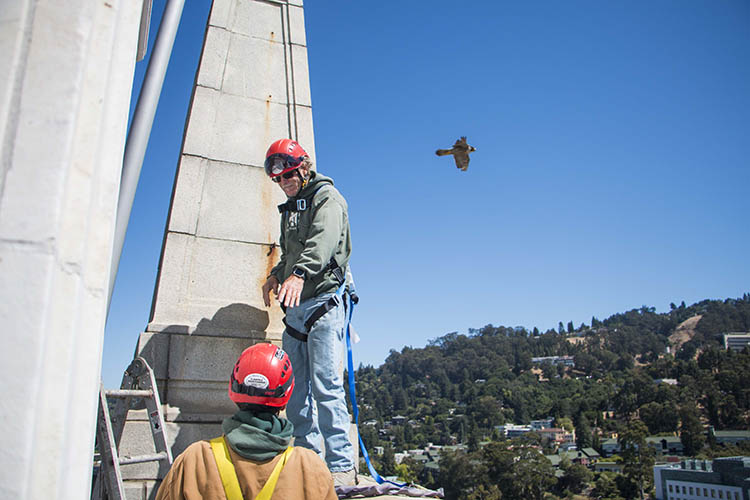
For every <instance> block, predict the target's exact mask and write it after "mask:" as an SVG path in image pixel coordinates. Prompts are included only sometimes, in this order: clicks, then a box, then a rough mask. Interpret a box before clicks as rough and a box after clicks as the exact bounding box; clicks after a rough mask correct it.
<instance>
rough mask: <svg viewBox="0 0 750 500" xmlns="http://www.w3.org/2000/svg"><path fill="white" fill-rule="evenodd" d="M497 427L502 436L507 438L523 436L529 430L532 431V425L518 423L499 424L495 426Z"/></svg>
mask: <svg viewBox="0 0 750 500" xmlns="http://www.w3.org/2000/svg"><path fill="white" fill-rule="evenodd" d="M495 429H497V432H498V433H500V435H501V436H505V437H507V438H514V437H518V436H523V435H524V434H526V433H527V432H531V430H532V429H531V426H530V425H516V424H505V425H498V426H495Z"/></svg>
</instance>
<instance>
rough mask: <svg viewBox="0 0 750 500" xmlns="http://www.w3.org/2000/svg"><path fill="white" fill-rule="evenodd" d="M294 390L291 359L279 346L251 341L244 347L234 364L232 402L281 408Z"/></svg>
mask: <svg viewBox="0 0 750 500" xmlns="http://www.w3.org/2000/svg"><path fill="white" fill-rule="evenodd" d="M292 390H294V373H292V362H291V361H290V360H289V356H288V355H287V353H286V352H284V350H283V349H282V348H281V347H277V346H275V345H273V344H265V343H264V344H255V345H254V346H251V347H248V348H247V349H245V350H244V351H243V352H242V354H241V355H240V358H239V359H238V360H237V363H235V364H234V369H233V370H232V376H231V378H230V380H229V398H230V399H231V400H232V401H234V402H235V403H251V404H256V405H264V406H273V407H278V408H281V407H283V406H285V405H286V403H287V402H288V401H289V397H290V396H291V395H292Z"/></svg>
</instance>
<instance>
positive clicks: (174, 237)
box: [148, 233, 282, 337]
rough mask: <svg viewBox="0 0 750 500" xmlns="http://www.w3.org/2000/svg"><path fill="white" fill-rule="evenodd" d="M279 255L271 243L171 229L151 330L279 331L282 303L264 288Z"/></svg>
mask: <svg viewBox="0 0 750 500" xmlns="http://www.w3.org/2000/svg"><path fill="white" fill-rule="evenodd" d="M277 261H278V248H274V249H271V247H270V246H269V245H259V244H253V243H245V242H239V241H229V240H223V239H212V238H199V237H195V236H192V235H187V234H181V233H168V234H167V245H166V249H165V252H164V256H163V257H162V266H161V275H160V281H159V288H158V293H157V296H156V299H155V300H156V303H155V305H154V312H153V317H152V320H151V322H150V323H149V326H148V331H172V332H182V333H196V334H200V335H211V334H218V335H223V336H227V337H248V336H251V335H254V336H256V337H257V335H258V333H257V332H266V334H267V335H270V336H272V337H273V336H276V337H278V336H279V335H280V332H281V331H282V326H281V317H282V315H281V309H280V308H279V307H278V306H272V307H270V308H266V307H265V306H264V305H263V300H262V295H261V292H260V289H261V287H262V285H263V282H264V281H265V279H266V277H267V276H268V274H269V273H270V270H271V268H272V267H273V265H274V264H275V263H276V262H277ZM230 318H234V319H232V320H230ZM212 332H213V333H212ZM253 332H255V333H253Z"/></svg>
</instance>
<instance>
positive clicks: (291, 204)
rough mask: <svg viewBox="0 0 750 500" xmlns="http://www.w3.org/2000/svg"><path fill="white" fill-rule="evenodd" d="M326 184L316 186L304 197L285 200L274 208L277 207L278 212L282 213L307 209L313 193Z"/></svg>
mask: <svg viewBox="0 0 750 500" xmlns="http://www.w3.org/2000/svg"><path fill="white" fill-rule="evenodd" d="M326 185H327V184H323V185H321V186H318V188H317V189H316V190H315V191H313V192H312V193H310V194H309V195H308V196H305V197H304V198H299V199H292V200H287V201H286V203H282V204H281V205H279V206H277V207H276V208H278V209H279V213H280V214H283V213H284V212H304V211H305V210H307V206H308V205H309V204H310V202H311V201H312V199H313V197H314V196H315V193H317V192H318V191H320V190H321V189H322V188H324V187H325V186H326Z"/></svg>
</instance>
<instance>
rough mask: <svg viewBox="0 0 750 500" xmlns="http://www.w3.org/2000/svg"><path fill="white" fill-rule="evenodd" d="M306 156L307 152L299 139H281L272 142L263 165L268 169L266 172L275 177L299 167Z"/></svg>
mask: <svg viewBox="0 0 750 500" xmlns="http://www.w3.org/2000/svg"><path fill="white" fill-rule="evenodd" d="M306 156H307V152H305V150H304V149H302V146H300V145H299V143H297V141H293V140H291V139H279V140H278V141H276V142H274V143H273V144H271V146H270V147H269V148H268V151H266V161H265V163H264V164H263V166H264V167H265V169H266V174H267V175H268V176H269V177H270V178H272V179H273V178H274V177H278V176H279V175H281V174H283V173H285V172H289V171H290V170H294V169H295V168H297V167H299V166H300V164H301V163H302V160H304V159H305V157H306Z"/></svg>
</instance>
